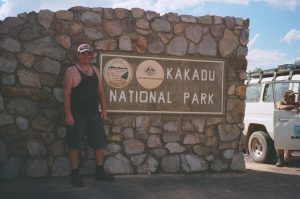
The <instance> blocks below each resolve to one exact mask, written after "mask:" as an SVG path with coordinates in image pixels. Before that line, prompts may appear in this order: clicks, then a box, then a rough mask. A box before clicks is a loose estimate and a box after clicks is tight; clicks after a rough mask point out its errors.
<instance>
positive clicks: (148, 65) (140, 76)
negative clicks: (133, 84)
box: [136, 60, 164, 89]
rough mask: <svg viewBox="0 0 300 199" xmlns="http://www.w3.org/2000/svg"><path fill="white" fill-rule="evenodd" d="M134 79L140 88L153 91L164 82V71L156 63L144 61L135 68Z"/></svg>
mask: <svg viewBox="0 0 300 199" xmlns="http://www.w3.org/2000/svg"><path fill="white" fill-rule="evenodd" d="M136 79H137V81H138V83H139V84H140V85H141V86H142V87H144V88H146V89H154V88H157V87H159V86H160V84H161V83H162V81H163V80H164V70H163V68H162V66H161V65H160V64H159V63H158V62H156V61H153V60H146V61H143V62H142V63H140V65H139V66H138V67H137V69H136Z"/></svg>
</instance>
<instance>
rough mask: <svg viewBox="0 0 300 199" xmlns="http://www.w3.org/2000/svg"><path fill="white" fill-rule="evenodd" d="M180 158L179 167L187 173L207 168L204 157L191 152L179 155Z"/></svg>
mask: <svg viewBox="0 0 300 199" xmlns="http://www.w3.org/2000/svg"><path fill="white" fill-rule="evenodd" d="M180 159H181V167H182V169H183V170H184V171H185V172H187V173H190V172H194V171H206V170H208V168H209V166H208V163H207V162H206V161H205V159H203V158H200V157H198V156H196V155H193V154H186V155H181V156H180Z"/></svg>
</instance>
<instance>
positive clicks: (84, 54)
mask: <svg viewBox="0 0 300 199" xmlns="http://www.w3.org/2000/svg"><path fill="white" fill-rule="evenodd" d="M80 55H83V56H92V55H93V53H92V52H88V51H86V52H82V53H80Z"/></svg>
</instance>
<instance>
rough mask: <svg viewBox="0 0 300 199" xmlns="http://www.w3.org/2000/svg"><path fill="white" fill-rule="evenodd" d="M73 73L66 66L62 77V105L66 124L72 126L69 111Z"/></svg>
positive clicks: (71, 117)
mask: <svg viewBox="0 0 300 199" xmlns="http://www.w3.org/2000/svg"><path fill="white" fill-rule="evenodd" d="M73 75H74V72H73V70H72V68H68V69H67V71H66V73H65V77H64V105H65V114H66V123H67V125H70V126H73V124H74V118H73V115H72V112H71V93H72V87H73Z"/></svg>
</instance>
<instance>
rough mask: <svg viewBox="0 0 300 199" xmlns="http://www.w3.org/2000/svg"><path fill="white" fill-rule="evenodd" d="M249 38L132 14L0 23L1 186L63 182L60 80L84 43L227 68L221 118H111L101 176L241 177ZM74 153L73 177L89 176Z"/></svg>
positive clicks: (100, 12)
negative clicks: (77, 170) (48, 179)
mask: <svg viewBox="0 0 300 199" xmlns="http://www.w3.org/2000/svg"><path fill="white" fill-rule="evenodd" d="M248 39H249V20H248V19H247V20H243V19H241V18H234V17H220V16H210V15H206V16H201V17H195V16H189V15H178V14H176V13H167V14H165V15H163V16H160V14H158V13H156V12H152V11H145V10H142V9H139V8H133V9H131V10H127V9H122V8H116V9H111V8H86V7H73V8H70V9H69V10H60V11H57V12H52V11H50V10H41V11H39V12H38V13H35V12H31V13H22V14H19V15H18V16H17V17H7V18H5V19H4V20H3V21H0V76H1V83H0V85H1V90H0V171H1V177H2V178H7V179H13V178H18V177H24V176H28V177H45V176H66V175H68V174H69V172H70V168H69V163H68V150H69V149H68V147H67V145H66V140H65V138H66V128H65V124H64V121H65V119H64V107H63V75H64V72H65V70H66V68H67V67H69V66H71V65H72V64H74V62H75V61H74V60H75V51H76V47H77V46H78V44H80V43H82V42H85V43H90V44H92V45H93V46H94V48H95V49H96V50H97V51H100V52H113V53H123V54H131V55H155V56H174V57H189V58H193V57H194V58H218V59H224V60H225V63H226V91H225V98H224V99H225V102H224V104H225V107H226V111H225V115H224V116H213V115H209V116H205V115H200V116H196V115H194V116H189V115H166V114H162V115H147V114H146V115H143V114H127V115H124V114H110V121H109V122H107V123H106V124H105V130H106V135H107V138H108V140H109V144H108V146H107V149H106V151H105V169H106V170H107V171H108V172H110V173H112V174H150V173H180V172H186V173H190V172H198V171H207V170H213V171H223V170H244V169H245V164H244V160H243V153H242V148H241V143H242V142H241V131H242V129H243V117H244V108H245V103H244V99H245V90H246V88H245V86H244V83H243V82H244V80H245V78H246V68H247V60H246V55H247V51H248V49H247V43H248ZM96 62H97V59H95V63H96ZM96 64H97V63H96ZM175 108H176V107H174V109H175ZM81 151H82V153H81V155H82V161H81V173H82V174H87V175H89V174H93V172H94V164H95V162H94V154H93V150H92V149H91V148H89V147H88V146H87V145H85V147H83V148H82V150H81Z"/></svg>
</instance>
